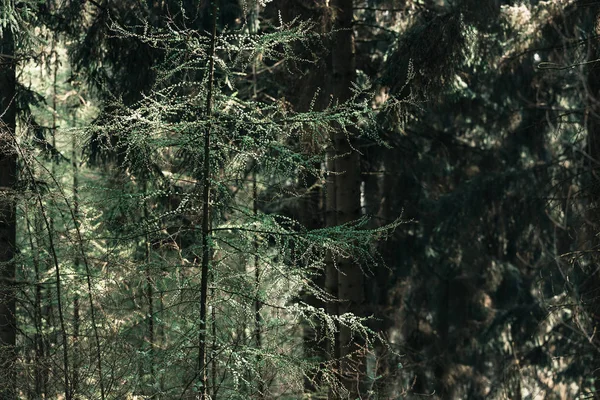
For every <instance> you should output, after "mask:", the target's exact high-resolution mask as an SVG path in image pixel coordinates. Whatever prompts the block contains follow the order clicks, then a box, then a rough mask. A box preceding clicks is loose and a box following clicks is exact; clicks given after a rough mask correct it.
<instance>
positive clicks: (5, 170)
mask: <svg viewBox="0 0 600 400" xmlns="http://www.w3.org/2000/svg"><path fill="white" fill-rule="evenodd" d="M0 29H1V32H0V371H1V372H0V400H12V399H16V397H17V395H16V351H15V343H16V317H15V311H16V309H15V289H14V281H15V273H16V268H15V264H14V260H13V258H14V256H15V250H16V249H15V245H16V224H17V222H16V202H15V198H14V197H13V193H12V191H13V190H14V187H15V184H16V181H17V156H16V153H15V151H14V137H15V136H14V135H15V127H16V107H15V93H16V74H15V67H16V61H15V58H14V54H15V52H14V51H15V43H14V38H13V35H12V32H11V28H10V26H8V25H5V26H4V27H3V28H0Z"/></svg>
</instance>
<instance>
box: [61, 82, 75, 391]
mask: <svg viewBox="0 0 600 400" xmlns="http://www.w3.org/2000/svg"><path fill="white" fill-rule="evenodd" d="M55 82H56V81H55ZM74 120H75V118H73V122H74ZM77 162H78V161H77V141H76V140H75V135H73V138H72V140H71V169H72V173H73V215H74V221H73V223H74V224H76V225H77V226H78V225H79V221H80V215H79V165H78V164H77ZM77 226H76V228H77ZM80 261H81V260H80V258H79V254H75V259H74V260H73V268H74V271H75V286H76V287H79V272H80V271H79V270H80V265H79V264H80ZM80 318H81V317H80V301H79V293H78V292H77V291H75V295H74V297H73V382H72V384H71V386H72V387H73V396H75V397H76V396H77V392H78V391H79V379H80V376H79V369H80V368H81V359H80V358H81V346H80V343H79V329H80V326H81V320H80Z"/></svg>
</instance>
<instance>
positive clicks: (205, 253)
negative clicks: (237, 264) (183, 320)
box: [197, 0, 218, 400]
mask: <svg viewBox="0 0 600 400" xmlns="http://www.w3.org/2000/svg"><path fill="white" fill-rule="evenodd" d="M211 8H212V27H211V30H212V32H211V41H210V43H211V44H210V53H209V56H210V62H209V70H208V80H207V81H208V92H207V95H206V111H205V118H208V119H210V118H211V117H212V108H213V84H214V71H215V43H216V36H217V11H218V8H217V0H212V7H211ZM204 135H205V136H204V160H203V161H204V165H203V176H202V202H203V204H202V231H201V235H202V266H201V278H200V280H201V281H200V327H199V337H198V372H197V375H198V376H199V377H200V382H201V388H200V399H201V400H208V398H209V396H208V379H207V377H208V375H207V371H206V338H207V335H206V326H207V324H206V318H207V313H206V310H207V299H208V278H209V274H208V269H209V265H210V261H211V260H210V259H211V251H210V242H209V235H210V222H209V218H210V203H209V200H210V188H211V177H210V135H211V132H210V126H209V128H208V129H207V131H206V132H205V134H204Z"/></svg>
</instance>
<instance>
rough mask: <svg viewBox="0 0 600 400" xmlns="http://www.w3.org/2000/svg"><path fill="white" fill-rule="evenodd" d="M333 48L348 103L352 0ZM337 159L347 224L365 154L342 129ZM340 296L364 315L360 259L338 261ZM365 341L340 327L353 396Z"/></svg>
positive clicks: (338, 8) (342, 307) (337, 83)
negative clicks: (361, 153) (362, 156)
mask: <svg viewBox="0 0 600 400" xmlns="http://www.w3.org/2000/svg"><path fill="white" fill-rule="evenodd" d="M331 5H332V8H333V10H334V21H333V28H334V30H335V34H334V39H333V47H332V70H333V71H332V72H333V76H332V78H333V96H334V98H335V99H336V100H337V101H340V102H343V101H346V100H348V99H350V97H351V96H352V91H351V84H352V82H354V81H355V80H356V79H355V78H356V68H355V54H354V33H353V21H352V20H353V15H354V8H353V4H352V0H333V1H332V3H331ZM333 139H334V140H333V145H334V147H335V153H336V157H335V160H334V163H335V172H336V174H335V175H334V180H335V185H334V186H335V211H336V213H335V216H336V224H337V225H340V224H345V223H348V222H351V221H354V220H357V219H358V218H360V216H361V215H360V214H361V212H360V211H361V210H360V180H361V176H360V159H359V154H358V153H357V152H356V150H355V149H354V148H353V146H352V144H351V143H350V138H349V136H348V134H347V133H346V132H344V131H342V130H339V131H338V132H336V134H335V135H334V138H333ZM336 264H337V267H338V275H337V280H338V285H337V295H338V298H339V299H340V303H339V310H338V313H339V315H343V314H345V313H353V314H355V315H358V316H360V315H362V313H363V311H362V308H363V307H364V300H365V298H364V297H365V296H364V276H363V272H362V269H361V267H360V265H359V264H358V263H357V262H356V260H352V259H348V258H341V259H338V260H337V262H336ZM363 345H364V343H363V342H362V341H361V339H360V338H359V337H358V336H357V335H354V334H353V332H352V331H351V330H350V329H349V328H347V327H344V326H342V327H340V336H339V346H340V347H339V351H340V357H341V365H340V373H341V376H342V383H343V385H344V388H345V389H346V390H347V391H348V392H349V397H350V398H352V399H355V398H357V397H360V396H361V393H362V392H363V385H364V383H363V382H364V360H363V358H364V354H363V352H362V348H363Z"/></svg>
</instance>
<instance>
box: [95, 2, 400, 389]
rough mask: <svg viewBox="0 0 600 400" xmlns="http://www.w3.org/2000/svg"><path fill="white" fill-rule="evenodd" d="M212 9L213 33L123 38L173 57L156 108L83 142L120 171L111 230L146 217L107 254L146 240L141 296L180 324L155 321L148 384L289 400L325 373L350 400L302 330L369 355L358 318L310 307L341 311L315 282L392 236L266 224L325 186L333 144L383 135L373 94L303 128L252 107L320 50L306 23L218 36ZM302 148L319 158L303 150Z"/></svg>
mask: <svg viewBox="0 0 600 400" xmlns="http://www.w3.org/2000/svg"><path fill="white" fill-rule="evenodd" d="M217 9H218V5H217V0H213V2H212V3H211V7H210V10H211V11H210V15H211V18H210V27H208V28H209V29H206V31H200V30H195V29H188V28H186V26H185V24H180V23H176V22H174V21H170V22H167V23H166V24H165V28H164V29H154V28H150V27H149V26H148V25H146V27H147V29H144V31H143V32H138V31H139V29H138V30H136V29H134V28H132V27H124V26H118V25H116V24H115V25H113V27H112V28H113V30H114V32H115V35H120V36H121V37H123V38H128V40H138V41H140V42H144V43H146V44H149V45H151V46H153V47H156V48H159V49H161V50H162V51H164V54H165V57H164V60H163V62H162V64H161V65H160V66H159V67H158V68H157V77H158V79H157V81H156V84H155V85H154V87H153V89H152V90H151V91H150V92H148V93H147V94H145V95H144V96H143V98H142V99H141V100H139V101H137V102H136V103H134V104H133V105H126V104H124V103H123V102H121V101H119V100H118V99H116V100H115V101H114V102H113V104H112V105H111V107H110V108H109V109H110V110H111V111H110V113H107V114H106V115H104V116H103V117H102V118H100V119H98V123H97V124H95V125H94V126H91V127H90V128H89V129H88V131H87V133H88V134H90V137H94V138H95V139H94V140H97V141H98V143H99V144H102V145H103V146H105V147H106V148H108V149H109V150H110V151H115V152H117V153H119V154H121V155H122V157H121V159H122V162H121V164H120V165H119V167H120V168H121V169H122V170H123V172H124V173H123V174H122V175H121V178H120V179H121V180H122V181H121V183H120V187H121V192H120V193H119V194H118V195H111V196H107V197H106V198H105V199H106V202H105V204H104V205H103V207H105V210H107V212H106V214H108V210H111V209H112V210H114V209H120V210H127V212H126V213H125V214H128V215H132V214H135V215H138V216H140V215H143V216H144V218H143V222H142V223H141V224H140V223H139V219H135V222H134V221H133V220H128V219H127V216H123V215H124V214H123V213H121V214H119V215H120V216H119V218H121V219H120V220H119V221H116V220H113V221H110V220H109V221H107V222H106V223H105V224H104V226H107V227H108V226H110V227H112V228H111V229H112V231H113V233H114V232H117V233H118V234H117V235H114V234H112V235H111V240H110V241H109V240H106V241H105V242H104V245H105V246H107V247H111V254H112V256H111V257H112V261H111V262H112V263H114V264H117V265H126V264H128V263H129V261H128V260H121V259H119V257H127V256H128V255H129V254H130V253H128V252H126V251H124V250H125V249H127V248H128V247H130V245H131V243H130V242H131V240H132V238H140V237H141V238H144V239H143V240H145V241H146V246H144V247H143V248H144V249H146V250H145V252H146V254H145V255H144V259H145V262H144V267H143V268H147V269H148V270H147V271H146V272H145V274H144V278H143V281H144V282H145V283H146V284H152V285H155V286H154V287H155V288H156V291H158V292H160V293H165V295H164V297H162V295H161V301H162V300H164V302H165V306H166V307H168V308H170V309H171V310H173V311H174V312H172V313H171V314H168V315H167V314H166V313H165V314H161V315H160V319H157V320H156V325H157V326H160V327H162V329H164V334H163V337H162V338H161V345H160V346H158V345H157V346H155V345H153V343H151V345H152V346H153V347H152V352H151V362H152V364H153V365H152V367H151V371H153V372H152V374H153V375H154V374H155V373H156V375H157V377H161V379H165V380H167V381H168V382H178V384H169V385H168V387H166V388H165V387H160V388H159V386H161V385H154V388H153V389H151V390H150V392H147V393H146V394H148V395H158V394H159V393H162V394H163V395H164V396H166V397H167V398H171V397H173V396H178V397H181V398H196V396H199V397H200V398H202V399H209V398H217V397H218V398H240V399H242V398H244V399H247V398H263V397H277V398H283V397H285V396H290V397H292V398H295V397H296V396H298V395H300V393H302V391H303V386H304V379H305V378H306V377H307V376H314V375H315V371H316V370H319V371H320V374H319V375H320V377H321V379H319V382H315V383H316V384H318V385H322V386H329V387H330V388H332V390H333V391H334V392H340V391H343V390H344V388H343V385H340V379H339V376H336V373H337V372H339V371H337V370H336V369H335V368H330V367H332V366H334V365H336V364H337V363H333V362H329V363H328V362H325V361H324V360H307V359H306V358H305V357H304V356H303V354H304V353H303V351H302V335H301V332H299V329H300V326H301V324H299V322H300V321H301V320H303V321H308V323H310V324H313V325H314V326H317V327H319V329H322V330H323V332H324V335H325V336H326V337H328V338H329V340H334V338H335V337H336V335H335V330H336V329H337V328H338V327H340V326H341V327H344V329H347V332H352V335H354V336H355V337H362V338H363V343H366V345H368V343H370V341H372V340H374V337H375V334H374V332H371V331H369V329H368V328H367V327H366V325H365V323H364V322H365V320H364V319H362V318H359V317H357V316H355V315H354V314H353V313H352V312H351V311H352V310H349V312H347V313H344V314H343V315H330V314H328V313H326V312H325V311H324V310H322V309H316V308H314V307H311V306H310V305H308V304H306V303H304V302H303V301H301V299H302V295H301V293H311V294H312V295H313V296H316V297H317V298H319V299H322V300H323V301H325V302H335V301H336V299H335V298H332V297H331V296H330V295H329V294H328V293H327V292H326V291H325V290H324V289H323V288H320V287H316V286H315V285H314V284H313V283H312V282H313V281H314V280H313V279H311V277H312V276H313V274H315V273H322V270H323V269H324V267H325V264H326V262H325V259H326V255H327V254H329V255H333V259H334V260H335V259H348V258H352V259H355V260H359V261H360V262H361V264H362V265H364V266H365V267H374V266H376V264H377V257H376V256H374V255H372V254H371V248H370V246H369V244H370V243H371V242H372V241H373V240H375V239H381V238H382V237H384V236H385V235H386V233H387V232H388V231H389V230H390V229H392V228H393V227H394V226H395V225H396V224H392V225H390V226H386V227H383V228H380V229H375V230H368V229H366V228H365V223H366V221H365V220H358V221H347V222H346V223H344V224H342V225H336V226H331V227H327V228H322V229H312V230H309V229H307V228H306V227H304V226H302V225H301V224H300V223H299V222H298V221H296V220H294V219H293V218H290V217H289V216H287V215H282V214H276V213H267V212H266V210H269V209H272V208H269V206H268V205H269V204H273V202H276V201H282V199H284V200H287V201H293V197H292V200H290V199H289V197H290V196H289V195H290V193H289V192H290V191H291V190H292V188H293V187H295V184H294V183H295V180H296V179H297V178H298V176H300V175H302V176H306V175H312V176H314V178H315V181H317V182H324V181H325V177H324V171H323V170H322V169H321V168H319V167H318V166H319V165H322V161H323V160H324V154H325V151H326V149H327V148H328V147H329V146H330V138H331V137H332V132H334V130H338V129H344V131H346V132H352V133H353V134H357V135H370V132H374V131H375V129H371V128H372V124H373V123H374V118H373V117H374V116H373V110H372V107H371V104H370V100H369V99H370V94H369V93H368V88H364V90H363V89H360V88H357V87H354V88H353V91H352V94H351V95H350V96H348V97H349V98H348V100H347V101H345V102H337V101H336V102H332V104H331V105H330V107H328V108H326V109H325V110H323V111H315V110H314V109H312V108H311V109H310V110H309V111H307V112H303V113H300V112H296V111H295V110H294V108H293V105H291V104H289V103H288V102H286V101H285V100H284V99H277V98H274V97H273V96H260V95H257V93H255V92H254V93H253V90H252V87H254V88H255V87H256V86H255V85H256V79H257V76H260V74H261V73H267V72H268V71H269V69H270V68H272V67H273V66H275V65H283V66H284V68H285V65H288V64H287V63H288V62H289V61H292V60H293V61H294V62H300V63H303V62H306V63H310V62H312V61H313V60H310V59H307V60H303V59H299V58H298V57H297V56H295V55H294V52H293V49H294V48H295V46H297V45H298V44H306V45H307V48H310V46H309V45H311V44H314V43H315V42H318V41H319V40H320V37H319V36H318V35H315V34H314V33H313V32H314V31H313V30H312V29H311V23H310V22H307V21H292V22H288V21H283V20H281V18H279V21H277V22H276V24H274V25H264V26H263V27H262V29H260V30H258V31H257V30H254V29H252V30H251V29H248V27H247V25H246V23H245V22H244V21H247V20H248V18H246V16H245V17H244V18H243V19H242V20H241V22H240V24H239V25H238V26H231V27H227V28H225V29H223V30H219V29H218V24H217V18H218V13H217ZM246 9H247V10H252V11H254V10H256V8H255V7H254V6H252V5H249V6H248V7H247V8H246ZM311 42H312V43H311ZM289 72H290V73H292V71H289ZM318 95H319V94H318V93H316V94H315V96H318ZM307 135H308V136H309V137H310V140H307ZM301 137H302V140H300V138H301ZM104 139H107V140H104ZM307 142H310V143H312V146H311V149H310V151H308V150H307V149H303V148H300V144H301V143H307ZM340 173H341V172H340ZM140 176H144V177H145V179H143V184H142V182H141V179H139V177H140ZM136 177H138V178H136ZM111 193H113V194H114V193H115V192H114V191H111ZM296 195H298V196H299V195H302V193H299V194H296ZM128 221H129V222H131V223H128ZM106 236H108V235H106ZM136 240H137V239H136ZM119 248H121V249H123V250H122V251H121V252H119V251H118V250H116V249H119ZM134 269H135V267H134ZM365 271H367V269H366V268H365ZM152 293H153V292H152ZM148 296H149V297H151V296H153V295H152V294H149V295H148ZM131 323H132V324H133V325H136V321H134V320H132V321H131ZM126 324H127V322H125V325H126ZM131 329H133V326H132V327H130V329H126V326H123V327H121V328H120V330H119V332H128V333H129V332H131ZM256 332H259V334H257V333H256ZM259 336H260V339H258V337H259ZM123 339H124V337H123V336H119V333H118V334H117V335H116V336H115V340H117V341H119V340H121V341H123ZM154 340H155V339H154V338H153V339H152V341H153V342H154ZM107 345H109V344H108V343H107ZM119 348H120V349H123V350H127V346H124V345H122V344H121V345H119ZM129 351H131V350H129ZM120 356H121V357H122V358H126V357H123V354H120ZM131 357H139V354H138V355H133V354H132V355H131ZM107 362H111V363H112V361H107ZM113 364H118V363H117V362H115V363H113ZM122 368H123V370H125V366H123V367H122ZM154 371H155V372H154ZM112 373H113V375H116V376H118V373H117V372H114V371H113V372H112ZM124 373H125V372H124ZM182 376H183V379H181V377H182ZM321 389H322V390H324V391H326V390H327V389H326V388H325V387H322V388H321ZM152 390H153V392H152ZM342 395H343V393H342Z"/></svg>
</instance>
